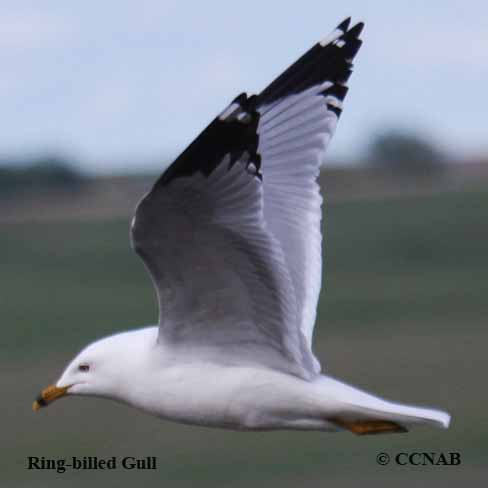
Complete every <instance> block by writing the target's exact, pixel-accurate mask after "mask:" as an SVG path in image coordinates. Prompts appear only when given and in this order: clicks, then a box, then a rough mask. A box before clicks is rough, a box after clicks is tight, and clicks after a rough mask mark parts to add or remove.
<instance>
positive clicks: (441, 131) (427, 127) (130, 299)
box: [0, 0, 488, 488]
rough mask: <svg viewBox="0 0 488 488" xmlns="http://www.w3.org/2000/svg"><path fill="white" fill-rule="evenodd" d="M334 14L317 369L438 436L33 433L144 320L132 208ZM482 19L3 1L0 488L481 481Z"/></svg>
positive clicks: (91, 422)
mask: <svg viewBox="0 0 488 488" xmlns="http://www.w3.org/2000/svg"><path fill="white" fill-rule="evenodd" d="M348 15H353V20H356V21H359V20H363V21H365V22H366V28H365V31H364V33H363V36H362V37H363V40H364V45H363V48H362V49H361V51H360V53H359V55H358V57H357V62H356V64H355V72H354V74H353V76H352V77H351V80H350V83H349V85H350V92H349V94H348V97H347V100H346V105H345V110H344V113H343V115H342V118H341V121H340V123H339V126H338V131H337V134H336V136H335V137H334V139H333V140H332V143H331V145H330V148H329V151H328V154H327V160H326V164H325V166H324V170H323V172H322V175H321V177H320V180H321V181H320V182H321V185H322V188H323V192H324V195H325V201H326V203H325V209H324V212H325V217H324V228H323V232H324V236H325V249H324V255H325V269H324V283H325V285H324V288H323V293H322V296H321V301H320V306H319V314H318V321H317V325H316V334H315V341H316V342H315V344H316V345H315V352H316V354H317V355H318V357H319V358H321V359H322V360H323V363H324V366H325V369H326V370H327V371H328V372H329V373H330V374H332V375H334V376H338V377H340V378H343V379H344V380H345V381H347V382H351V383H354V384H356V385H358V386H360V387H363V388H365V389H370V390H371V391H373V392H376V393H377V394H379V395H381V396H385V397H387V398H392V399H395V400H399V401H406V402H411V403H418V404H422V405H432V406H437V407H441V408H443V409H446V410H448V411H449V412H450V413H451V414H452V415H453V423H452V427H451V428H450V429H449V430H448V431H437V430H427V429H419V430H416V431H414V432H411V433H410V434H408V435H395V436H378V437H368V438H357V437H354V436H352V435H350V434H348V433H343V434H336V435H330V434H324V433H296V432H274V433H246V434H243V433H234V432H225V431H213V430H208V429H203V428H196V427H187V426H180V425H174V424H170V423H167V422H163V421H160V420H158V419H155V418H151V417H149V416H146V415H144V414H142V413H141V412H138V411H135V410H130V409H129V408H127V407H125V406H122V405H117V404H114V403H111V402H107V401H102V400H97V399H85V398H79V399H75V400H73V399H70V400H66V401H63V402H59V403H58V404H56V405H54V406H52V407H51V408H49V409H47V410H46V411H43V412H42V413H41V414H39V415H34V414H33V413H32V412H31V403H32V400H33V398H34V396H35V394H36V393H37V392H38V390H39V389H40V388H42V387H44V386H46V385H47V384H48V383H50V382H52V381H53V380H55V379H56V378H57V376H58V375H59V374H60V372H61V371H62V369H63V368H64V365H65V363H66V362H67V361H68V360H70V359H71V357H72V356H73V355H74V354H76V353H77V352H78V351H79V350H80V349H81V348H82V347H83V346H84V345H86V344H87V343H88V342H90V341H92V340H94V339H96V338H99V337H101V336H104V335H107V334H109V333H112V332H115V331H119V330H122V329H129V328H131V327H135V326H139V325H142V324H148V323H155V322H156V320H157V310H156V303H155V300H154V293H153V291H152V288H151V284H150V282H149V278H148V277H147V276H146V273H145V271H144V269H143V266H142V263H141V262H140V261H139V260H138V258H137V257H136V256H135V255H134V254H133V253H132V251H131V249H130V246H129V239H128V236H129V222H130V218H131V216H132V212H133V209H134V205H135V204H136V202H137V200H138V198H139V197H140V196H141V194H142V193H143V192H144V191H146V190H147V189H148V188H149V186H150V184H151V182H152V181H153V180H154V179H155V177H156V176H157V175H158V174H159V173H160V172H161V171H162V170H163V169H164V168H165V167H166V166H167V165H168V164H169V163H170V162H171V160H172V159H173V158H174V157H175V156H176V155H177V154H178V153H179V152H180V151H182V150H183V149H184V148H185V146H186V145H187V144H188V143H189V142H190V141H191V140H192V139H193V138H194V137H195V136H196V135H197V133H198V132H199V131H200V130H201V129H202V128H203V127H204V126H205V125H206V124H207V123H208V122H209V121H210V120H211V118H213V117H214V116H215V114H216V113H218V112H219V111H220V110H222V108H223V107H224V106H225V105H226V104H227V103H228V102H229V101H230V100H231V99H232V98H234V97H235V96H236V95H237V94H238V93H240V92H241V91H243V90H246V91H248V93H252V92H259V91H260V89H262V88H264V86H266V84H267V83H269V82H270V81H271V80H272V79H273V78H274V77H275V76H276V75H278V74H279V73H280V72H281V71H282V70H283V69H284V68H286V67H287V66H288V65H289V64H290V63H292V62H293V61H294V60H295V59H296V58H297V57H298V56H299V55H300V54H301V53H302V52H303V51H305V50H306V49H308V48H309V47H310V46H311V45H312V44H313V43H314V42H316V41H317V40H318V39H320V38H321V37H323V36H324V35H325V34H326V33H328V32H329V31H331V30H332V29H333V28H334V26H335V25H337V24H338V23H339V22H340V21H341V20H342V19H343V18H345V17H346V16H348ZM487 15H488V5H487V4H486V2H482V1H474V0H473V1H471V2H469V8H467V5H466V3H465V2H458V1H447V0H443V1H442V2H441V1H437V0H435V1H431V2H429V3H426V2H420V1H413V0H411V1H410V2H407V3H399V2H387V1H386V0H385V1H383V0H377V1H375V2H368V4H367V5H366V4H365V3H364V2H353V1H347V0H343V1H341V2H332V1H325V2H324V1H307V2H301V3H296V2H289V1H280V2H276V1H269V2H262V1H261V2H259V1H255V0H247V1H246V2H240V3H239V4H233V3H231V2H212V1H206V2H201V3H197V2H189V1H181V0H179V1H178V2H176V1H172V0H168V1H144V2H126V1H117V2H115V1H105V2H103V3H97V4H96V5H95V4H94V3H93V2H84V3H78V4H76V5H75V4H73V3H67V2H58V1H45V2H42V5H40V4H39V2H34V1H22V0H20V1H19V0H16V1H15V2H14V1H9V0H4V1H2V3H1V5H0V63H1V67H2V76H1V77H0V113H1V115H0V117H1V121H2V124H1V133H0V253H1V256H2V259H1V280H0V327H1V330H2V333H3V337H2V341H1V343H2V355H1V358H2V359H1V361H2V370H3V372H2V375H1V376H0V381H1V383H0V389H1V391H2V392H3V401H2V416H1V420H0V422H1V430H2V436H1V439H0V447H1V449H2V455H1V464H2V467H1V469H0V480H2V481H3V483H2V484H3V485H5V486H11V487H30V486H36V487H40V486H46V487H47V486H49V487H51V486H57V485H59V484H62V483H66V482H69V484H70V485H71V486H75V487H77V486H79V487H81V486H86V484H87V483H91V484H92V485H93V486H99V485H103V486H117V487H118V486H123V485H124V483H125V484H127V485H132V484H134V483H152V484H154V485H156V483H158V484H159V485H160V486H171V487H189V486H203V487H207V486H208V487H230V486H232V487H234V486H236V487H247V486H270V487H283V488H285V487H296V486H306V487H308V486H314V487H316V486H335V487H349V486H351V487H352V486H358V485H360V486H375V487H378V486H392V485H395V486H405V487H407V486H443V487H446V486H459V484H460V483H461V482H466V481H470V482H472V483H473V484H475V483H477V484H479V485H482V483H483V480H484V481H485V482H486V479H488V467H487V461H486V460H487V459H488V420H487V417H486V404H487V400H488V393H487V389H486V386H484V385H485V384H486V371H487V367H488V360H487V353H486V344H487V342H488V332H487V330H486V329H487V328H486V325H487V320H486V317H487V313H488V297H487V292H488V285H487V276H486V269H487V266H488V256H487V249H488V225H487V222H488V138H487V137H486V136H487V125H486V114H487V113H488V97H487V95H486V85H487V79H488V56H487V53H488V33H487V30H486V18H487ZM209 381H212V379H211V378H209ZM379 452H387V453H389V454H391V455H395V454H396V453H398V452H437V453H440V452H460V453H461V459H462V464H461V465H460V466H417V467H415V466H395V465H390V466H386V467H382V466H378V465H377V464H376V461H375V458H376V455H377V454H378V453H379ZM27 456H45V457H46V458H48V457H49V458H57V457H71V456H99V457H110V456H119V457H123V456H157V458H158V468H159V469H158V470H157V471H156V472H143V471H138V472H127V471H116V472H110V471H106V472H95V471H83V472H81V471H80V472H66V473H64V474H57V473H55V472H52V471H51V472H50V471H28V470H26V458H27Z"/></svg>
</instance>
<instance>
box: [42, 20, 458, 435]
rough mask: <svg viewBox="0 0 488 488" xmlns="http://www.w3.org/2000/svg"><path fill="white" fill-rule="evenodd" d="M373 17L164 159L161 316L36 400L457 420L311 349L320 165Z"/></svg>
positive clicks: (150, 216) (178, 414) (260, 418)
mask: <svg viewBox="0 0 488 488" xmlns="http://www.w3.org/2000/svg"><path fill="white" fill-rule="evenodd" d="M362 29H363V23H358V24H356V25H354V26H353V27H350V18H348V19H346V20H345V21H343V22H342V23H341V24H339V25H338V26H337V28H336V29H335V30H334V31H333V32H332V34H330V35H329V36H328V37H326V38H325V39H323V40H322V41H320V42H318V43H317V44H315V45H314V46H313V47H312V48H311V49H310V50H309V51H308V52H306V53H305V54H304V55H303V56H302V57H301V58H299V59H298V61H296V62H295V63H294V64H293V65H291V66H290V67H289V68H288V69H287V70H286V71H284V72H283V73H282V74H281V75H280V76H279V77H278V78H277V79H276V80H274V81H273V82H272V83H271V84H270V85H269V86H268V87H267V88H265V89H264V90H263V91H262V92H261V93H260V94H259V95H252V96H248V95H247V94H246V93H242V94H240V95H239V96H238V97H236V98H235V99H234V100H233V101H232V102H231V103H230V104H229V105H228V106H227V107H225V108H224V110H222V112H221V113H220V114H219V115H218V116H217V117H216V118H215V119H214V120H213V121H212V122H211V123H210V125H208V126H207V128H206V129H205V130H204V131H203V132H202V133H201V134H200V135H199V136H198V137H197V138H196V139H195V140H194V141H193V142H192V143H191V144H190V145H189V146H188V148H187V149H186V150H185V151H184V152H183V153H182V154H181V155H180V156H179V157H178V158H177V159H176V160H175V161H174V162H173V163H172V164H171V166H169V167H168V168H167V169H166V171H164V172H163V174H162V175H161V176H160V178H159V179H158V180H157V181H156V183H155V184H154V186H153V188H152V189H151V191H150V192H149V193H148V194H146V195H145V196H144V197H143V198H142V200H141V201H140V202H139V204H138V205H137V208H136V212H135V216H134V219H133V221H132V225H131V238H132V245H133V248H134V250H135V251H136V253H137V254H138V255H139V256H140V257H141V258H142V260H143V262H144V264H145V266H146V268H147V270H148V272H149V274H150V276H151V278H152V281H153V284H154V287H155V289H156V292H157V297H158V304H159V323H158V325H157V326H150V327H144V328H141V329H136V330H130V331H126V332H122V333H118V334H115V335H112V336H110V337H106V338H103V339H100V340H98V341H96V342H94V343H92V344H90V345H88V346H87V347H86V348H85V349H83V350H82V351H81V352H80V353H79V354H78V355H77V356H76V357H75V358H74V359H73V360H72V361H71V362H70V363H69V364H68V366H67V367H66V369H65V370H64V372H63V373H62V375H61V377H60V378H59V380H58V381H57V382H56V383H55V384H54V385H52V386H49V387H47V388H45V389H44V390H43V391H42V392H41V393H40V395H39V396H38V397H37V399H36V401H35V402H34V405H33V408H34V410H38V409H39V408H40V407H43V406H46V405H48V404H49V403H51V402H52V401H54V400H56V399H58V398H61V397H65V396H69V395H92V396H97V397H103V398H109V399H112V400H115V401H118V402H122V403H125V404H128V405H130V406H132V407H136V408H139V409H141V410H144V411H146V412H148V413H150V414H153V415H155V416H157V417H160V418H163V419H167V420H172V421H176V422H181V423H186V424H193V425H202V426H208V427H220V428H227V429H234V430H274V429H293V430H321V431H350V432H353V433H355V434H359V435H361V434H372V433H388V432H405V431H407V430H408V429H409V428H410V427H411V426H414V425H419V424H425V425H431V426H435V427H443V428H447V427H448V425H449V421H450V416H449V415H448V414H447V413H445V412H442V411H439V410H434V409H430V408H421V407H415V406H409V405H403V404H399V403H394V402H390V401H387V400H384V399H381V398H379V397H377V396H375V395H372V394H370V393H367V392H365V391H362V390H360V389H358V388H355V387H353V386H350V385H347V384H345V383H343V382H341V381H339V380H337V379H335V378H332V377H331V376H328V375H326V374H322V373H321V366H320V363H319V361H318V360H317V358H316V357H315V356H314V354H313V352H312V332H313V328H314V324H315V319H316V310H317V302H318V299H319V294H320V289H321V278H322V256H321V246H322V235H321V227H320V224H321V218H322V211H321V204H322V197H321V195H320V188H319V186H318V183H317V176H318V174H319V170H320V166H321V164H322V160H323V155H324V152H325V149H326V147H327V145H328V143H329V140H330V138H331V136H332V134H333V132H334V130H335V127H336V124H337V121H338V118H339V116H340V115H341V112H342V104H343V101H344V98H345V96H346V93H347V91H348V87H347V84H346V83H347V81H348V79H349V76H350V74H351V71H352V61H353V58H354V57H355V55H356V53H357V52H358V50H359V48H360V46H361V40H360V39H359V35H360V33H361V31H362Z"/></svg>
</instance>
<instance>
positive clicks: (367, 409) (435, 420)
mask: <svg viewBox="0 0 488 488" xmlns="http://www.w3.org/2000/svg"><path fill="white" fill-rule="evenodd" d="M322 378H323V379H324V380H325V381H327V383H328V387H329V388H328V389H329V391H330V388H331V387H333V389H334V394H335V396H336V397H337V399H338V405H339V407H338V409H337V412H338V413H337V415H335V416H334V415H332V416H331V417H330V420H331V421H332V422H334V423H335V424H336V425H338V426H339V427H341V428H343V429H347V430H350V431H351V432H354V433H355V434H377V433H388V432H407V431H408V430H409V429H410V428H411V427H413V426H415V425H429V426H432V427H439V428H444V429H447V428H448V427H449V423H450V421H451V416H450V415H449V414H448V413H446V412H443V411H441V410H436V409H431V408H423V407H416V406H411V405H403V404H400V403H394V402H389V401H387V400H383V399H382V398H379V397H376V396H374V395H371V394H369V393H367V392H365V391H362V390H359V389H357V388H354V387H352V386H349V385H346V384H344V383H341V382H339V381H337V380H334V379H332V378H328V377H322Z"/></svg>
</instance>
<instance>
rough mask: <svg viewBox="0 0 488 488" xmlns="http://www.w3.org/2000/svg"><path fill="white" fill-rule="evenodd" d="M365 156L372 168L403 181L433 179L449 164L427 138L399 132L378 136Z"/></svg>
mask: <svg viewBox="0 0 488 488" xmlns="http://www.w3.org/2000/svg"><path fill="white" fill-rule="evenodd" d="M366 153H367V157H366V162H367V164H368V165H369V166H374V167H378V168H383V169H388V170H389V171H391V172H396V173H398V176H400V177H401V176H404V175H408V174H411V175H413V176H416V175H422V174H425V175H431V174H432V173H435V172H437V171H439V170H440V169H442V168H443V167H444V165H445V163H446V162H447V158H446V155H445V154H444V153H443V152H442V151H441V150H440V149H438V148H437V147H436V146H435V145H434V144H433V143H432V142H430V141H429V140H428V139H427V138H426V137H425V136H420V135H417V134H412V133H409V132H406V131H400V130H390V131H386V132H383V133H380V134H378V135H377V136H375V137H374V138H373V139H372V141H371V143H370V145H369V147H368V149H367V152H366Z"/></svg>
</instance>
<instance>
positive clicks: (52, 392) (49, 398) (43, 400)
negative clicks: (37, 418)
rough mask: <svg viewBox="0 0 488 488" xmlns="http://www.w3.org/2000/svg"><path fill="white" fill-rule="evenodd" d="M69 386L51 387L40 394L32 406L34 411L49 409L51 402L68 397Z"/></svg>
mask: <svg viewBox="0 0 488 488" xmlns="http://www.w3.org/2000/svg"><path fill="white" fill-rule="evenodd" d="M68 388H69V386H62V387H59V386H55V385H50V386H48V387H47V388H44V390H42V391H41V393H39V395H38V396H37V398H36V399H35V401H34V403H33V404H32V410H34V412H37V411H38V410H39V409H40V408H42V407H47V406H48V405H49V404H50V403H51V402H53V401H54V400H57V399H58V398H61V397H62V396H64V395H66V393H67V391H68Z"/></svg>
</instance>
